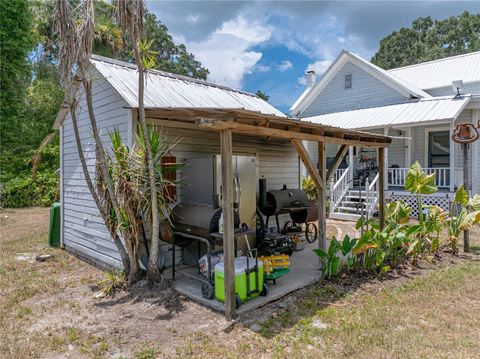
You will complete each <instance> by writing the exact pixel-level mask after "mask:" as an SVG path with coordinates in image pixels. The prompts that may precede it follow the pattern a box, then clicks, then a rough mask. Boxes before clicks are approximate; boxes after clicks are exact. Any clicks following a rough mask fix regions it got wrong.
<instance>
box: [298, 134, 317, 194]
mask: <svg viewBox="0 0 480 359" xmlns="http://www.w3.org/2000/svg"><path fill="white" fill-rule="evenodd" d="M291 142H292V143H293V145H294V146H295V149H296V150H297V153H298V156H299V157H300V159H301V160H302V162H303V164H304V165H305V168H306V169H307V172H308V174H309V175H310V177H312V180H313V182H314V183H315V186H316V187H317V188H318V190H320V189H321V188H325V187H323V182H322V179H321V178H320V176H319V175H318V172H317V169H316V168H315V165H314V164H313V163H312V160H311V159H310V156H309V155H308V151H307V149H306V148H305V146H304V145H303V143H302V141H300V140H293V139H292V140H291ZM319 143H323V142H319ZM319 146H320V145H319ZM319 161H320V160H319Z"/></svg>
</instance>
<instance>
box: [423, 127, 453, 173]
mask: <svg viewBox="0 0 480 359" xmlns="http://www.w3.org/2000/svg"><path fill="white" fill-rule="evenodd" d="M449 165H450V135H449V132H448V131H435V132H429V134H428V166H429V167H449Z"/></svg>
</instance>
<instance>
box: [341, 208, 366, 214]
mask: <svg viewBox="0 0 480 359" xmlns="http://www.w3.org/2000/svg"><path fill="white" fill-rule="evenodd" d="M337 210H338V211H340V212H341V211H344V212H351V213H359V214H360V213H362V211H363V208H355V207H337Z"/></svg>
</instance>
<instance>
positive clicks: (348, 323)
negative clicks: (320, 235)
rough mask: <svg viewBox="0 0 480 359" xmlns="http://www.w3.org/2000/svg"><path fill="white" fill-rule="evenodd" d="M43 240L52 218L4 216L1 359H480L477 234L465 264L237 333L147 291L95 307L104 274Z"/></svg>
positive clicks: (34, 212)
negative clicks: (40, 258) (39, 256)
mask: <svg viewBox="0 0 480 359" xmlns="http://www.w3.org/2000/svg"><path fill="white" fill-rule="evenodd" d="M47 232H48V209H43V208H30V209H22V210H5V211H1V212H0V358H65V357H66V358H110V357H115V358H121V357H123V358H144V359H148V358H169V357H171V358H174V357H182V358H191V357H194V358H224V357H226V358H238V357H243V358H480V326H479V323H480V230H479V229H478V228H476V229H475V231H473V232H472V234H471V242H472V245H471V247H472V250H473V252H474V253H473V254H472V255H470V256H463V255H460V256H458V257H450V256H448V257H445V258H444V260H443V261H442V263H440V264H428V263H423V264H422V268H421V269H418V270H415V271H408V272H406V273H401V274H395V275H392V276H391V277H390V278H388V279H383V280H378V279H369V280H364V281H360V280H358V281H351V282H349V279H345V283H344V285H338V284H328V283H320V284H318V285H316V286H313V287H310V288H306V289H303V290H300V291H298V292H296V293H292V294H291V295H289V296H287V297H285V298H283V299H282V300H281V301H277V302H275V303H271V304H269V305H267V306H265V307H263V308H260V309H258V310H256V311H255V312H253V313H250V314H248V315H246V316H244V317H241V318H239V319H238V320H237V321H236V322H234V323H229V322H227V321H225V320H224V318H223V317H222V316H221V315H220V314H218V313H214V312H211V311H210V310H208V309H206V308H204V307H202V306H200V305H197V304H195V303H193V302H191V301H188V300H186V299H185V298H183V297H181V296H177V295H175V294H174V293H171V294H170V295H169V297H168V298H167V299H162V300H159V299H158V296H156V295H155V293H152V292H150V291H148V290H146V289H145V288H142V287H140V288H137V290H136V291H134V292H133V293H124V292H122V293H119V294H117V295H116V296H115V297H113V298H112V297H108V298H103V299H96V298H95V297H94V294H95V291H96V287H95V284H96V282H97V281H98V280H99V279H101V278H103V273H102V272H101V271H100V270H98V269H96V268H93V267H91V266H90V265H88V264H86V263H84V262H82V261H80V260H78V259H76V258H75V257H73V256H71V255H69V254H68V253H66V252H65V251H63V250H60V249H52V248H49V247H48V246H47V244H46V243H47ZM45 253H50V254H54V255H55V257H54V258H53V259H51V260H48V261H46V262H43V263H40V262H36V261H35V260H34V256H35V255H37V254H45Z"/></svg>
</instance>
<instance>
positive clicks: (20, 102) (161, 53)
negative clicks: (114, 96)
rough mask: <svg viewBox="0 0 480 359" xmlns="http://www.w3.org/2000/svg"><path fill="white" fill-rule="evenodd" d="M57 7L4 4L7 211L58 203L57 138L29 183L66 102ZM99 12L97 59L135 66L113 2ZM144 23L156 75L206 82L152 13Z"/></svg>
mask: <svg viewBox="0 0 480 359" xmlns="http://www.w3.org/2000/svg"><path fill="white" fill-rule="evenodd" d="M69 1H70V2H71V3H72V4H73V6H72V7H73V8H81V7H79V6H76V5H80V1H81V0H69ZM54 5H55V0H2V1H0V10H1V14H2V21H1V22H0V57H1V61H0V85H1V91H0V96H1V97H0V136H1V138H0V205H1V202H2V196H1V194H2V192H3V202H4V205H8V206H29V205H45V204H48V203H51V201H52V200H53V199H54V198H55V196H56V187H55V186H56V185H58V178H57V176H56V175H55V170H56V169H57V168H58V166H59V163H58V162H59V153H58V152H59V147H58V136H56V137H55V139H56V142H57V143H52V144H50V145H48V146H46V148H45V149H44V150H42V156H41V157H42V164H41V165H40V167H39V171H40V172H39V173H38V175H37V176H36V179H32V178H31V171H32V157H33V154H34V153H35V151H36V149H37V148H38V147H39V145H40V144H45V142H44V141H43V139H44V138H45V137H46V136H47V135H48V134H49V133H51V132H52V131H53V130H52V126H53V123H54V121H55V116H56V114H57V112H58V110H59V108H60V105H61V103H62V101H63V96H64V94H63V90H62V87H61V85H60V79H59V74H58V41H57V34H56V31H55V26H54V16H53V12H54ZM94 6H95V39H94V48H93V51H94V53H96V54H98V55H103V56H107V57H111V58H115V59H120V60H124V61H129V62H133V53H132V48H131V45H130V43H129V39H128V38H127V39H125V38H124V37H123V36H122V32H121V31H120V29H119V28H118V26H117V24H116V21H115V18H114V9H113V6H112V4H111V2H109V1H105V0H98V1H94ZM144 20H145V37H146V38H147V39H148V40H153V41H152V46H151V50H152V51H153V52H155V53H156V55H155V56H156V64H157V68H158V69H160V70H164V71H168V72H172V73H176V74H180V75H185V76H190V77H194V78H199V79H206V77H207V75H208V70H207V69H206V68H204V67H203V66H202V64H201V63H200V62H199V61H197V60H196V59H195V57H194V55H193V54H191V53H190V52H188V51H187V49H186V47H185V45H183V44H176V43H175V42H174V41H173V39H172V37H171V35H170V34H169V33H168V28H167V27H166V26H165V25H164V24H163V23H162V22H161V21H160V20H158V19H157V17H156V16H155V15H154V14H152V13H149V12H148V11H147V12H146V13H145V19H144ZM49 138H52V137H49ZM52 186H53V187H52ZM47 187H48V188H47ZM37 197H38V198H37ZM40 197H42V198H40Z"/></svg>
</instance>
